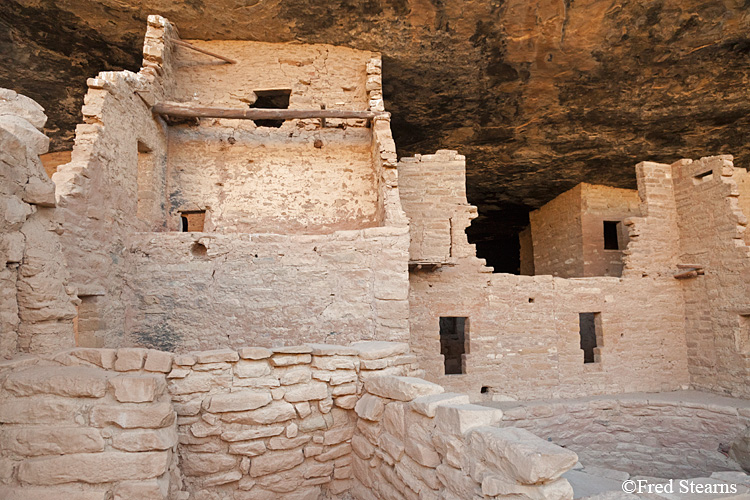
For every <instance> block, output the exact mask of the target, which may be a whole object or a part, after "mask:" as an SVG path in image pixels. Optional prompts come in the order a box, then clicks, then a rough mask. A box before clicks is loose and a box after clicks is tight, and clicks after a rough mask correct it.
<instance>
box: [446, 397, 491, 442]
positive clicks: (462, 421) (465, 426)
mask: <svg viewBox="0 0 750 500" xmlns="http://www.w3.org/2000/svg"><path fill="white" fill-rule="evenodd" d="M502 418H503V412H502V411H501V410H498V409H495V408H488V407H486V406H479V405H473V404H468V405H441V406H438V407H437V410H436V411H435V421H436V422H437V430H438V431H440V432H444V433H446V434H455V435H463V434H465V433H466V432H467V431H468V430H470V429H473V428H475V427H482V426H487V425H494V424H497V423H498V422H500V421H501V420H502Z"/></svg>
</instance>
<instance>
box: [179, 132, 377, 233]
mask: <svg viewBox="0 0 750 500" xmlns="http://www.w3.org/2000/svg"><path fill="white" fill-rule="evenodd" d="M241 125H242V124H240V125H238V126H234V127H220V126H217V127H205V126H201V127H173V128H172V129H171V130H170V134H169V166H168V168H169V200H170V204H171V208H172V210H173V212H174V211H183V210H207V214H208V216H207V222H208V225H207V227H206V230H207V231H211V232H219V233H233V232H234V233H237V232H242V233H266V232H271V233H298V234H300V233H301V234H312V233H330V232H333V231H334V230H340V229H356V228H360V227H370V226H374V225H376V224H377V223H378V222H379V221H378V220H377V208H378V179H377V177H376V173H377V172H376V170H375V169H374V168H373V162H372V157H371V153H370V149H371V141H372V134H371V131H370V129H365V128H362V127H352V128H348V129H347V130H341V129H337V128H330V129H323V130H316V131H305V130H301V129H299V128H295V129H291V130H289V131H287V130H286V129H284V128H282V129H274V128H268V127H263V128H258V129H254V130H246V129H245V128H243V127H242V126H241ZM316 141H317V142H316Z"/></svg>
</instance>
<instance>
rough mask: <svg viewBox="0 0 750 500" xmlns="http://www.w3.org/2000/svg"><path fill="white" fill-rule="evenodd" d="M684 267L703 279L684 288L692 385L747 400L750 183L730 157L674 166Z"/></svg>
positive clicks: (749, 390) (749, 392)
mask: <svg viewBox="0 0 750 500" xmlns="http://www.w3.org/2000/svg"><path fill="white" fill-rule="evenodd" d="M672 170H673V178H674V185H675V194H674V196H675V200H676V205H677V212H678V215H679V219H678V220H679V231H680V240H679V241H680V255H679V258H680V263H681V264H684V265H698V266H701V267H702V268H703V270H704V273H705V275H703V276H697V277H695V278H692V279H687V280H683V290H684V297H685V316H686V323H685V325H686V326H685V327H686V333H687V348H688V359H689V368H690V375H691V382H692V383H693V385H694V387H696V388H698V389H704V390H711V391H715V392H721V393H727V394H732V395H734V396H740V397H747V396H749V395H750V388H749V386H748V384H747V380H748V377H749V376H750V247H749V246H748V245H747V243H746V240H745V234H746V233H747V231H746V229H747V223H748V219H747V217H748V214H746V213H743V207H744V206H746V203H747V200H743V201H740V200H741V199H742V196H743V194H747V193H744V192H743V189H742V188H740V187H739V186H738V181H740V182H742V183H743V186H744V182H746V181H745V180H744V179H743V178H744V177H745V176H746V175H747V174H746V173H745V172H744V169H737V168H735V167H734V165H733V163H732V157H731V156H715V157H709V158H702V159H700V160H698V161H691V160H681V161H679V162H677V163H675V164H674V165H672Z"/></svg>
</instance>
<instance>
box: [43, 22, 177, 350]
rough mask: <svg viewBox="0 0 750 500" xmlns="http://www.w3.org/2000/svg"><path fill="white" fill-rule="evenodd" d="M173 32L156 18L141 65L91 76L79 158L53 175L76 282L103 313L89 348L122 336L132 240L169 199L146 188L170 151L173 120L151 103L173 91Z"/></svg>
mask: <svg viewBox="0 0 750 500" xmlns="http://www.w3.org/2000/svg"><path fill="white" fill-rule="evenodd" d="M174 37H176V33H175V31H174V28H173V27H172V25H171V24H169V22H168V21H167V20H166V19H164V18H161V17H159V16H150V17H149V21H148V29H147V32H146V39H145V42H144V61H143V68H142V69H141V71H140V72H139V73H138V74H134V73H131V72H128V71H123V72H104V73H100V74H99V76H98V77H97V78H91V79H89V80H88V86H89V92H88V94H87V96H86V100H85V105H84V107H83V110H82V112H83V117H84V123H83V124H81V125H79V126H78V127H77V129H76V143H75V147H74V149H73V153H72V160H71V162H70V163H68V164H65V165H60V166H59V167H58V170H57V172H56V173H55V174H54V175H53V176H52V179H53V181H54V182H55V184H56V197H57V201H58V210H59V211H60V212H61V214H62V218H63V229H64V230H65V232H64V233H63V235H62V242H63V248H64V251H65V258H66V260H67V264H68V269H69V270H70V273H71V283H72V284H73V285H74V286H75V287H76V288H77V290H78V294H79V296H80V297H82V298H83V300H84V301H85V302H86V301H88V303H86V304H85V305H86V307H87V308H89V309H95V310H94V311H91V314H93V315H95V316H96V317H97V318H99V319H98V322H97V328H96V330H95V331H91V332H90V331H82V332H79V333H80V335H79V339H78V340H79V345H82V346H89V347H96V346H103V345H104V344H105V343H107V344H109V345H117V344H118V342H119V341H120V339H121V337H122V331H123V329H122V325H123V321H124V314H125V304H124V303H123V302H122V301H121V300H120V298H119V297H120V294H121V293H122V290H123V287H124V279H125V277H124V271H125V268H124V260H123V257H124V254H123V250H124V248H125V238H126V236H127V235H128V234H130V233H132V232H136V231H148V230H154V229H157V228H156V227H154V226H153V221H154V219H155V216H154V215H153V214H154V212H156V213H161V214H164V213H165V206H164V203H163V202H164V200H163V198H162V199H159V197H157V196H156V194H155V193H154V192H152V191H151V190H149V189H148V188H147V187H151V188H153V187H154V186H158V185H160V183H161V184H163V182H164V176H165V168H166V152H167V149H166V145H167V142H166V139H167V129H166V124H165V123H164V122H163V121H162V120H161V119H160V118H155V117H154V116H153V115H152V113H151V110H150V105H151V104H153V102H154V101H155V100H161V99H164V98H165V97H167V98H168V97H169V95H170V91H171V90H170V89H171V85H172V84H171V77H172V66H173V64H174V54H173V53H172V51H173V47H172V43H171V40H172V38H174ZM143 154H149V155H151V160H150V162H149V163H150V164H151V169H150V170H151V171H150V172H148V171H146V172H144V169H143V168H142V169H141V172H142V173H148V174H149V175H144V176H142V177H141V178H139V161H140V160H143V159H144V158H143V156H142V155H143ZM160 179H161V180H160ZM139 197H141V201H144V203H142V204H141V205H140V206H139ZM139 216H141V217H143V218H142V219H141V218H139ZM164 220H166V218H164ZM161 227H162V229H163V227H164V225H163V224H162V226H161Z"/></svg>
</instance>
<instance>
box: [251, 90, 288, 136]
mask: <svg viewBox="0 0 750 500" xmlns="http://www.w3.org/2000/svg"><path fill="white" fill-rule="evenodd" d="M291 95H292V89H274V90H256V91H255V96H256V99H255V102H254V103H252V104H251V105H250V107H251V108H261V109H289V97H290V96H291ZM283 123H284V120H255V125H256V126H257V127H273V128H279V127H281V125H282V124H283Z"/></svg>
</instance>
